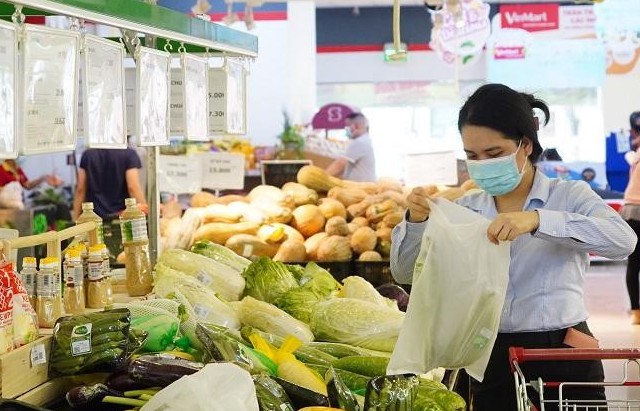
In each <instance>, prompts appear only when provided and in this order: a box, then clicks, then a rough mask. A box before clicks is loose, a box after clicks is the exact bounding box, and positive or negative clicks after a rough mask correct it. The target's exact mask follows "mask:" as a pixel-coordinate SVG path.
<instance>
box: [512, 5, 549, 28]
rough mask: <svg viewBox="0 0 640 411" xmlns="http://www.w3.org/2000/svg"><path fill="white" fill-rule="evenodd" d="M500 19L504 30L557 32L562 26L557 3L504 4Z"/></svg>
mask: <svg viewBox="0 0 640 411" xmlns="http://www.w3.org/2000/svg"><path fill="white" fill-rule="evenodd" d="M500 17H501V23H502V24H501V26H502V28H504V29H522V30H526V31H544V30H557V29H558V28H559V26H560V7H559V6H558V4H556V3H547V4H503V5H501V6H500Z"/></svg>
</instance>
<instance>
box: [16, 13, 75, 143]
mask: <svg viewBox="0 0 640 411" xmlns="http://www.w3.org/2000/svg"><path fill="white" fill-rule="evenodd" d="M24 36H25V37H24V42H23V44H24V48H23V50H24V52H23V53H22V60H23V63H22V70H21V72H22V76H23V81H22V85H23V93H22V96H23V107H22V112H23V117H22V118H23V124H22V130H23V133H22V135H23V141H22V142H21V143H22V144H21V151H22V153H24V154H40V153H51V152H56V151H70V150H74V149H75V146H76V133H77V110H76V109H77V106H78V83H79V82H78V66H79V51H80V34H79V33H78V32H74V31H70V30H59V29H53V28H47V27H41V26H33V25H30V24H27V25H26V27H25V34H24Z"/></svg>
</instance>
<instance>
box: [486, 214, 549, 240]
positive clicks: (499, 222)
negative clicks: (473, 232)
mask: <svg viewBox="0 0 640 411" xmlns="http://www.w3.org/2000/svg"><path fill="white" fill-rule="evenodd" d="M539 226H540V216H539V215H538V212H537V211H517V212H513V213H503V214H498V217H496V219H495V220H493V222H492V223H491V224H490V225H489V228H487V238H489V241H491V242H492V243H493V244H500V241H513V240H515V239H516V238H517V237H518V236H520V235H522V234H529V233H531V232H533V231H535V230H537V229H538V227H539Z"/></svg>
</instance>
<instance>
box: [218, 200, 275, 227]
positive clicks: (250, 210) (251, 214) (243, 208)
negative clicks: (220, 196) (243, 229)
mask: <svg viewBox="0 0 640 411" xmlns="http://www.w3.org/2000/svg"><path fill="white" fill-rule="evenodd" d="M227 207H229V209H230V210H232V211H233V212H237V213H240V214H241V215H242V217H241V218H240V220H241V221H242V222H252V223H256V224H258V225H260V224H264V223H266V221H267V216H266V215H265V214H264V213H263V212H262V210H260V209H258V208H257V207H254V206H252V205H251V204H249V203H245V202H244V201H233V202H231V203H229V205H228V206H227Z"/></svg>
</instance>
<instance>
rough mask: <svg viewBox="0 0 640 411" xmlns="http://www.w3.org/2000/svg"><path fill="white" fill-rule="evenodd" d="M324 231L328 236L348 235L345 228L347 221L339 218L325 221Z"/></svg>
mask: <svg viewBox="0 0 640 411" xmlns="http://www.w3.org/2000/svg"><path fill="white" fill-rule="evenodd" d="M324 231H325V232H326V233H327V234H328V235H341V236H346V235H349V227H348V226H347V220H345V219H344V218H342V217H340V216H335V217H331V218H330V219H328V220H327V223H326V224H325V226H324Z"/></svg>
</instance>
